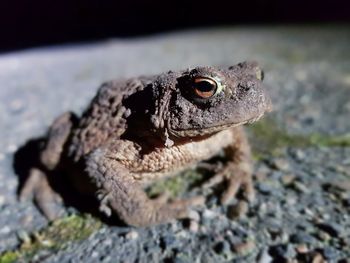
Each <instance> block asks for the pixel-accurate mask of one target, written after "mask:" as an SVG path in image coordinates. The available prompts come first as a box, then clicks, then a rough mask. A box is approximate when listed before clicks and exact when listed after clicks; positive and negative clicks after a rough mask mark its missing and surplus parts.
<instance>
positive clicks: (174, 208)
mask: <svg viewBox="0 0 350 263" xmlns="http://www.w3.org/2000/svg"><path fill="white" fill-rule="evenodd" d="M140 194H141V193H140ZM119 195H120V193H118V192H114V191H111V192H109V193H103V191H99V192H98V194H97V198H98V199H99V200H100V211H101V212H103V213H105V214H106V215H107V216H111V215H112V212H113V211H114V212H117V214H118V215H119V216H120V217H121V219H123V220H124V221H125V222H126V223H127V224H129V225H133V226H150V225H155V224H161V223H167V222H169V221H171V220H173V219H183V218H191V215H193V210H192V209H191V208H192V207H195V206H202V205H204V203H205V198H204V197H202V196H196V197H192V198H188V199H177V200H173V201H168V196H167V195H166V194H165V195H161V196H159V197H158V198H155V199H146V197H145V196H144V195H143V194H141V196H142V199H139V202H138V203H134V202H133V200H134V199H132V200H129V204H125V203H124V206H123V205H121V203H120V196H119ZM141 196H139V197H141Z"/></svg>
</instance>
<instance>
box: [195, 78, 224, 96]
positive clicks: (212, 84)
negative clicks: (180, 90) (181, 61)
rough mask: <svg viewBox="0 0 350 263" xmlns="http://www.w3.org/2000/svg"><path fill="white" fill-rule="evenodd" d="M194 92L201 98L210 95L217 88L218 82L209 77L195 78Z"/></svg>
mask: <svg viewBox="0 0 350 263" xmlns="http://www.w3.org/2000/svg"><path fill="white" fill-rule="evenodd" d="M193 88H194V92H195V93H196V94H197V95H198V96H199V97H201V98H203V99H208V98H210V97H212V96H213V95H214V94H215V93H216V92H217V89H218V83H217V82H216V81H215V80H213V79H209V78H195V79H194V83H193Z"/></svg>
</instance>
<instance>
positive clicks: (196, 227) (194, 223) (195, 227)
mask: <svg viewBox="0 0 350 263" xmlns="http://www.w3.org/2000/svg"><path fill="white" fill-rule="evenodd" d="M188 229H189V230H190V231H191V232H193V233H197V232H198V230H199V224H198V222H197V221H195V220H190V222H189V226H188Z"/></svg>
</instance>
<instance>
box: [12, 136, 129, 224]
mask: <svg viewBox="0 0 350 263" xmlns="http://www.w3.org/2000/svg"><path fill="white" fill-rule="evenodd" d="M43 144H44V138H35V139H31V140H29V141H28V142H27V143H25V144H24V145H23V146H22V147H20V148H19V149H18V150H17V151H16V153H15V154H14V158H13V168H14V171H15V173H16V174H17V176H18V180H19V184H18V189H17V194H19V193H20V191H21V189H22V188H23V186H24V184H25V182H26V180H27V179H28V176H29V172H30V169H32V168H33V167H41V166H42V165H41V163H40V159H39V154H40V149H41V148H42V145H43ZM48 180H49V184H50V186H51V187H52V189H53V190H54V191H55V192H57V193H58V194H59V195H60V196H61V197H62V199H63V204H64V206H65V207H66V208H67V207H73V208H75V209H76V210H78V211H79V212H81V213H89V214H92V215H93V216H95V217H98V218H100V219H101V220H102V221H103V222H104V223H107V224H109V225H117V226H125V224H124V223H123V222H122V221H120V220H119V219H118V218H117V216H111V217H106V216H105V215H104V214H102V213H101V212H100V211H99V210H98V201H97V199H96V198H95V197H94V196H93V195H82V194H80V193H79V192H78V191H77V190H76V189H74V188H73V185H72V183H71V181H70V180H69V178H68V176H67V175H66V174H62V173H58V172H50V174H49V175H48Z"/></svg>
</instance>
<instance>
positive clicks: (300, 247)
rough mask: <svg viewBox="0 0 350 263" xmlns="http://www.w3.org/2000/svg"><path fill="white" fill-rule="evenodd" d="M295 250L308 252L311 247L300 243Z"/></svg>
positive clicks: (303, 252) (300, 252)
mask: <svg viewBox="0 0 350 263" xmlns="http://www.w3.org/2000/svg"><path fill="white" fill-rule="evenodd" d="M295 251H296V252H297V253H299V254H306V253H307V252H309V249H308V248H307V246H306V245H305V244H300V245H298V246H296V247H295Z"/></svg>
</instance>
